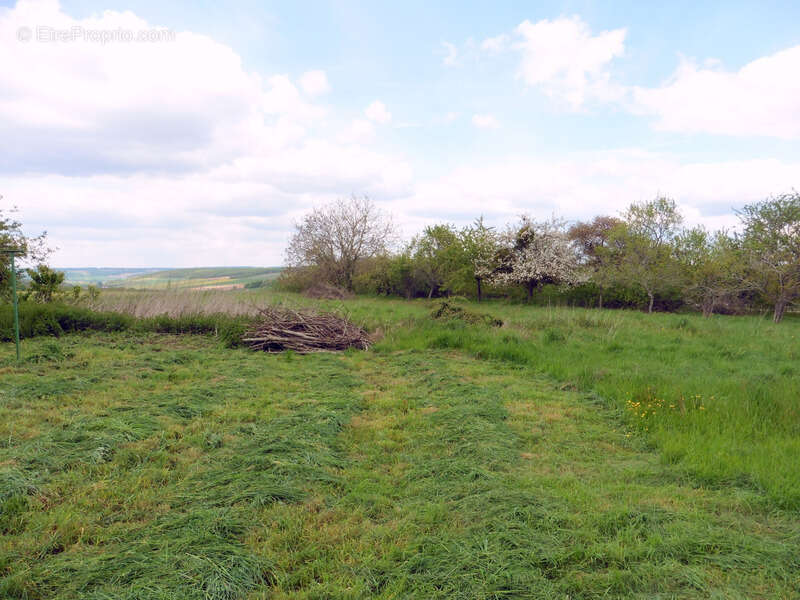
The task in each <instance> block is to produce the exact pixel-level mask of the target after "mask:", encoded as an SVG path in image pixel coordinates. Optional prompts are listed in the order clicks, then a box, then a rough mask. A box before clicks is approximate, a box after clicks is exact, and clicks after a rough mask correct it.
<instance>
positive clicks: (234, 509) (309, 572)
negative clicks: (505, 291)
mask: <svg viewBox="0 0 800 600" xmlns="http://www.w3.org/2000/svg"><path fill="white" fill-rule="evenodd" d="M116 294H119V296H117V295H116ZM126 294H127V295H126ZM203 294H204V296H205V300H204V302H205V304H206V306H208V307H209V310H224V309H225V307H226V306H230V307H233V306H237V307H254V306H257V305H259V304H260V303H264V302H284V303H291V304H295V305H296V304H316V305H321V306H325V307H328V308H338V309H340V310H345V311H347V312H348V313H349V314H350V315H351V317H352V318H353V319H355V320H356V321H359V322H362V323H364V324H365V325H366V326H367V327H368V328H370V329H371V330H373V331H376V333H377V335H378V336H379V337H380V338H381V339H380V341H379V342H378V343H377V344H376V346H375V347H374V348H373V349H372V350H370V351H368V352H346V353H342V354H321V355H307V356H299V355H294V354H291V353H287V354H281V355H265V354H257V353H252V352H249V351H247V350H244V349H236V350H232V349H225V348H222V347H220V344H219V343H218V341H217V340H216V339H215V338H213V337H206V336H168V335H156V334H148V333H138V334H133V333H130V332H128V333H115V334H109V333H95V334H91V335H70V336H65V337H62V338H59V339H52V338H45V337H40V338H33V339H31V340H26V341H25V344H24V356H25V358H24V361H23V363H22V364H21V365H16V364H15V362H14V361H13V346H12V345H10V344H3V345H2V347H0V381H2V386H0V502H2V513H0V530H2V533H3V537H2V541H1V542H0V573H2V574H3V575H4V578H3V579H2V582H0V597H11V598H63V599H67V598H96V599H101V598H102V599H106V598H130V599H133V598H137V599H139V598H153V599H155V598H159V599H166V598H198V599H200V598H204V599H207V598H212V599H215V600H216V599H220V600H221V599H233V598H248V599H255V598H465V599H466V598H548V597H552V598H567V597H569V598H601V597H602V598H607V597H620V598H622V597H625V598H627V597H640V598H684V597H685V598H710V597H713V598H794V597H800V553H799V552H798V550H797V549H798V547H800V519H799V518H798V508H800V473H798V471H799V470H798V468H797V466H796V465H797V459H796V457H797V456H798V455H800V454H799V451H800V447H799V446H798V433H799V432H798V428H800V415H799V414H798V404H797V398H798V397H800V395H799V394H798V391H800V390H798V382H797V376H796V366H795V365H796V363H797V358H798V356H797V354H798V345H797V344H798V341H797V339H796V336H797V335H798V333H799V332H800V323H798V322H796V321H792V320H789V321H787V322H785V323H782V324H781V325H779V326H774V325H772V324H771V323H769V322H768V321H766V320H763V319H759V318H756V317H742V318H724V317H715V318H713V319H710V320H705V319H702V318H701V317H698V316H694V315H660V314H659V315H645V314H640V313H633V312H621V311H617V312H615V311H586V310H577V309H575V310H571V309H539V308H529V307H524V306H512V305H504V304H492V303H489V304H484V305H480V306H478V305H476V304H472V305H469V307H470V308H471V309H473V310H481V311H486V312H489V313H491V314H493V315H495V316H497V317H499V318H501V319H503V320H504V321H505V322H506V324H505V326H503V327H501V328H491V327H487V326H483V325H468V324H465V323H462V322H439V321H434V320H431V319H430V318H429V314H430V311H431V309H432V308H433V306H434V304H433V303H430V302H423V301H415V302H404V301H399V300H381V299H362V298H359V299H355V300H351V301H346V302H344V303H341V302H325V301H322V302H320V301H311V300H308V299H304V298H300V297H297V296H292V295H278V294H275V293H272V292H267V291H262V290H252V291H249V290H247V291H235V292H218V293H217V294H218V295H216V294H214V293H210V292H209V293H205V292H204V293H203ZM121 298H122V299H124V308H125V309H126V310H128V311H135V312H138V313H140V314H143V315H145V316H146V313H147V312H148V310H153V309H152V308H151V309H148V308H147V305H150V306H152V305H153V302H154V296H153V295H152V294H148V293H138V294H133V293H125V292H114V293H109V294H105V295H104V296H101V299H100V301H101V302H105V303H106V308H109V307H113V306H111V305H113V304H114V303H115V302H116V303H118V304H117V305H116V308H118V309H120V308H121V307H123V305H122V304H121V303H122V302H123V300H122V299H121ZM158 302H159V304H158V307H159V308H158V310H164V309H165V308H166V307H169V310H170V311H171V312H172V313H174V314H180V313H181V312H182V311H184V312H185V311H196V310H197V307H198V303H199V302H200V301H199V300H198V297H189V296H187V294H186V293H175V294H171V295H169V296H166V295H165V296H162V297H159V298H158ZM247 312H248V310H247V309H246V308H241V311H240V313H239V314H247Z"/></svg>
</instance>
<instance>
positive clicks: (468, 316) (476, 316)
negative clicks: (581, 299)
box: [431, 300, 503, 327]
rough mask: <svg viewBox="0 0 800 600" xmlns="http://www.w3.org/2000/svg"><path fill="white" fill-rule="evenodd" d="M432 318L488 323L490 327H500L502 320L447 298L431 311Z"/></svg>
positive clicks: (473, 323) (477, 323) (478, 323)
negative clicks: (454, 302) (459, 304)
mask: <svg viewBox="0 0 800 600" xmlns="http://www.w3.org/2000/svg"><path fill="white" fill-rule="evenodd" d="M431 318H433V319H444V320H459V321H464V322H465V323H470V324H472V325H489V326H490V327H502V326H503V321H502V320H500V319H497V318H495V317H493V316H492V315H487V314H486V313H479V312H474V311H471V310H467V309H465V308H463V307H461V306H457V305H455V304H453V303H452V302H448V301H447V300H445V301H443V302H441V303H440V304H439V306H438V307H436V309H435V310H434V311H433V312H432V313H431Z"/></svg>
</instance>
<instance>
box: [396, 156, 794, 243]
mask: <svg viewBox="0 0 800 600" xmlns="http://www.w3.org/2000/svg"><path fill="white" fill-rule="evenodd" d="M797 173H800V162H798V161H795V162H787V161H779V160H774V159H767V160H760V159H754V160H737V161H718V162H685V161H682V160H680V159H679V158H678V157H676V156H672V155H664V154H657V153H651V152H645V151H642V150H636V149H630V150H616V151H604V152H591V153H580V154H574V155H571V156H568V157H565V158H563V159H553V158H542V157H535V156H508V157H504V158H502V159H498V160H495V161H491V162H484V161H482V162H480V163H475V164H464V165H462V166H460V167H457V168H455V169H453V170H452V171H450V172H449V173H447V174H445V175H443V176H441V177H435V178H432V179H429V180H427V181H423V182H420V183H419V184H418V185H417V186H416V190H415V193H414V194H413V196H412V197H410V198H403V199H398V200H396V201H394V206H395V210H396V211H397V212H398V213H399V214H400V215H401V218H400V219H398V220H399V221H400V222H401V223H403V224H404V227H405V231H406V233H407V234H412V233H416V232H417V231H419V229H420V228H421V227H423V226H425V225H429V224H431V223H435V222H441V221H448V222H455V223H456V224H457V225H462V224H467V223H469V222H470V221H471V220H473V219H474V218H475V217H477V216H479V215H481V214H483V215H485V216H486V217H487V220H488V221H489V222H490V223H491V224H493V225H496V226H502V225H503V224H504V223H506V222H509V221H511V220H513V219H515V218H516V217H517V216H518V215H519V214H521V213H530V214H533V215H534V216H536V217H538V218H547V217H549V216H551V215H552V214H556V215H558V216H562V217H564V218H567V219H569V220H578V219H588V218H591V217H592V216H594V215H597V214H611V215H616V214H619V213H620V212H621V211H622V210H624V209H625V208H626V207H627V206H628V205H629V204H630V203H631V202H634V201H640V200H647V199H651V198H653V197H655V195H656V194H659V193H661V194H666V195H668V196H671V197H673V198H675V200H676V201H677V202H678V204H679V206H680V208H681V210H682V211H683V212H684V214H685V215H686V218H687V221H688V222H689V223H690V224H704V225H706V226H707V227H709V228H720V227H731V226H735V225H736V223H737V222H738V220H737V218H736V216H735V214H734V212H733V209H734V208H740V207H741V206H742V205H744V204H746V203H748V202H753V201H757V200H760V199H763V198H765V197H767V196H768V195H770V194H773V193H780V192H783V191H786V190H789V189H791V187H792V186H793V185H795V186H796V182H797Z"/></svg>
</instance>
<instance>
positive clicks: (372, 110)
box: [364, 100, 392, 123]
mask: <svg viewBox="0 0 800 600" xmlns="http://www.w3.org/2000/svg"><path fill="white" fill-rule="evenodd" d="M364 114H365V115H366V116H367V118H368V119H369V120H370V121H374V122H375V123H388V122H389V121H391V120H392V113H390V112H389V111H388V110H387V109H386V105H385V104H384V103H383V102H381V101H380V100H375V102H373V103H372V104H370V105H369V106H368V107H367V108H366V109H365V110H364Z"/></svg>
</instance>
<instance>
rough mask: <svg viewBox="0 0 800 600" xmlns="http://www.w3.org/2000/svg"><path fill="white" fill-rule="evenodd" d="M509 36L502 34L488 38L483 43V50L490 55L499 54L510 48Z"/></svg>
mask: <svg viewBox="0 0 800 600" xmlns="http://www.w3.org/2000/svg"><path fill="white" fill-rule="evenodd" d="M508 41H509V37H508V34H505V33H501V34H500V35H497V36H495V37H490V38H486V39H485V40H483V42H481V50H483V51H484V52H488V53H489V54H499V53H500V52H502V51H503V50H505V49H506V48H507V47H508Z"/></svg>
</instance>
